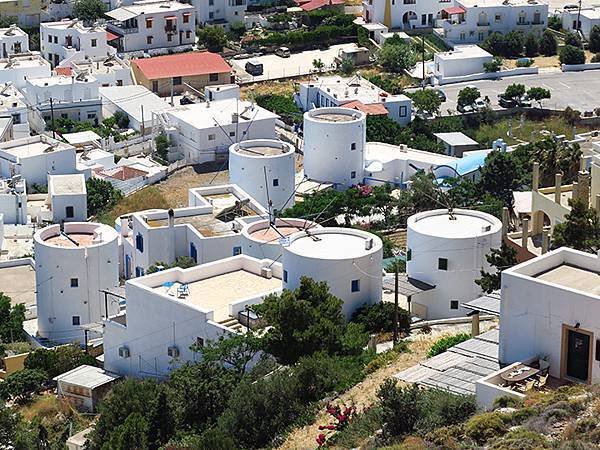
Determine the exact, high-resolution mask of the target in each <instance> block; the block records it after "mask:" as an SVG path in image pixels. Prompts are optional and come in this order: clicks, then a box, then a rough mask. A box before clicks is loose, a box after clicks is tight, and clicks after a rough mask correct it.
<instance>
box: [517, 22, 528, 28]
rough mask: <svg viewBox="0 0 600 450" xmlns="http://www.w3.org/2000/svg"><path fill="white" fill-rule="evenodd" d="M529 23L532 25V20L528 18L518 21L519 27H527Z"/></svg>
mask: <svg viewBox="0 0 600 450" xmlns="http://www.w3.org/2000/svg"><path fill="white" fill-rule="evenodd" d="M529 25H531V22H530V21H528V20H526V21H519V22H517V26H518V27H526V26H529Z"/></svg>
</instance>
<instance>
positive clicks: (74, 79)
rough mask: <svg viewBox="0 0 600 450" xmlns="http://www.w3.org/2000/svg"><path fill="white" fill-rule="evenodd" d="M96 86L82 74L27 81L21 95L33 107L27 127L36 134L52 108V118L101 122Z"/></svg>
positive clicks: (89, 77) (49, 118) (48, 117)
mask: <svg viewBox="0 0 600 450" xmlns="http://www.w3.org/2000/svg"><path fill="white" fill-rule="evenodd" d="M98 87H99V83H98V80H97V79H96V78H94V77H93V76H91V75H87V74H85V73H82V74H79V75H77V76H75V75H72V76H64V75H59V76H53V77H47V78H33V79H28V80H27V81H26V84H25V96H26V98H27V100H28V102H29V103H30V104H32V105H36V109H35V111H32V114H30V125H31V126H32V127H33V128H34V130H36V131H37V132H38V133H41V132H42V131H44V130H45V129H46V124H47V123H49V122H51V119H52V109H54V117H55V118H57V117H62V118H68V119H71V120H72V121H74V122H91V123H94V124H98V123H99V122H100V120H101V119H102V100H101V99H100V94H99V91H98ZM51 100H52V104H51V103H50V101H51Z"/></svg>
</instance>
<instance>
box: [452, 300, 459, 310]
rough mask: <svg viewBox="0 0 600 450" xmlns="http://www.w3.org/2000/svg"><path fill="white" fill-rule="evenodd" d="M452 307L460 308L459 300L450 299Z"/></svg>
mask: <svg viewBox="0 0 600 450" xmlns="http://www.w3.org/2000/svg"><path fill="white" fill-rule="evenodd" d="M450 309H458V300H450Z"/></svg>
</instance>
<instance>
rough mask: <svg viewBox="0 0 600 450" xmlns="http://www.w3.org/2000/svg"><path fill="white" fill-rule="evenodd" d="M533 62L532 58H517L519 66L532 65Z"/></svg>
mask: <svg viewBox="0 0 600 450" xmlns="http://www.w3.org/2000/svg"><path fill="white" fill-rule="evenodd" d="M533 62H534V61H533V59H531V58H519V59H518V60H517V67H531V66H532V65H533Z"/></svg>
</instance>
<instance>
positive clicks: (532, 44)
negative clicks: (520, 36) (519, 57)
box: [524, 33, 540, 56]
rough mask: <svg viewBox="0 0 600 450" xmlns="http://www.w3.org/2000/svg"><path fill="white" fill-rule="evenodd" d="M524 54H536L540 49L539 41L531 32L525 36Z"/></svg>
mask: <svg viewBox="0 0 600 450" xmlns="http://www.w3.org/2000/svg"><path fill="white" fill-rule="evenodd" d="M524 45H525V56H536V55H537V54H538V53H539V51H540V43H539V41H538V38H537V37H536V36H535V34H533V33H527V36H525V42H524Z"/></svg>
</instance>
